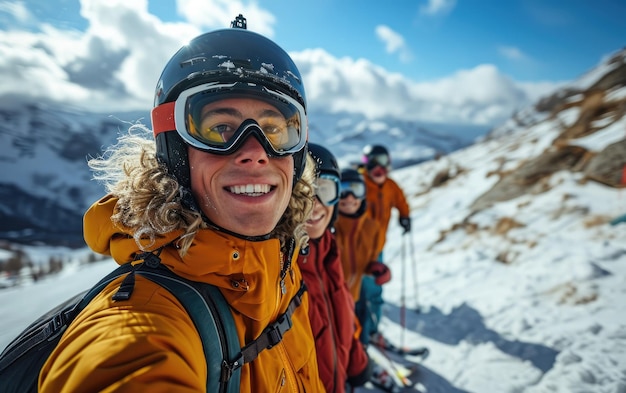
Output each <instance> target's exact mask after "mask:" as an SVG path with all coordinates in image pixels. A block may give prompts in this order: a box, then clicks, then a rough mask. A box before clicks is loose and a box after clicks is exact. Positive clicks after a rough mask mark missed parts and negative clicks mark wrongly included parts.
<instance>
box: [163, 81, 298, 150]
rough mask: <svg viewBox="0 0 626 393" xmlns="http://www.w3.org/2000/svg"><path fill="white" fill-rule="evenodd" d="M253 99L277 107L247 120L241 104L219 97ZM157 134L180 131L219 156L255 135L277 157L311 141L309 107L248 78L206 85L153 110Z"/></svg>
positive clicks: (185, 91) (197, 87)
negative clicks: (308, 118) (247, 79)
mask: <svg viewBox="0 0 626 393" xmlns="http://www.w3.org/2000/svg"><path fill="white" fill-rule="evenodd" d="M232 98H251V99H256V100H261V101H264V102H266V103H268V104H270V105H271V106H272V107H273V108H276V110H273V109H272V110H269V109H268V110H264V111H262V113H261V114H259V115H258V116H257V118H255V119H246V118H243V117H242V116H241V114H240V113H239V112H238V111H237V109H236V108H233V107H231V106H229V105H226V104H225V105H224V106H221V105H220V103H219V101H222V100H225V99H232ZM152 126H153V129H154V134H155V136H156V135H157V134H159V133H161V132H166V131H173V130H176V132H177V133H178V135H180V137H181V138H182V139H183V141H185V142H186V143H187V144H189V145H191V146H193V147H195V148H196V149H199V150H203V151H206V152H209V153H215V154H231V153H233V152H234V151H236V150H237V149H239V147H240V146H241V144H242V143H243V142H244V141H245V140H246V139H247V137H248V136H249V135H254V136H255V137H256V138H257V139H258V140H259V142H260V143H261V145H263V148H264V149H265V151H266V152H267V153H268V154H269V155H272V156H287V155H291V154H294V153H296V152H299V151H300V150H302V148H303V147H304V145H305V144H306V141H307V130H306V127H307V117H306V112H305V110H304V107H303V106H302V105H301V104H300V103H299V102H298V101H296V100H295V99H294V98H292V97H290V96H288V95H287V94H285V93H283V92H280V91H277V90H272V89H269V88H267V87H265V86H260V85H257V84H253V83H247V82H235V83H227V84H225V83H217V82H215V83H206V84H203V85H199V86H194V87H192V88H189V89H187V90H184V91H183V92H181V93H180V95H179V96H178V98H177V99H176V101H174V102H168V103H165V104H162V105H159V106H158V107H156V108H154V109H153V110H152Z"/></svg>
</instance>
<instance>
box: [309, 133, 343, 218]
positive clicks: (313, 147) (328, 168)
mask: <svg viewBox="0 0 626 393" xmlns="http://www.w3.org/2000/svg"><path fill="white" fill-rule="evenodd" d="M309 154H310V155H311V157H313V161H315V168H316V170H317V174H318V176H319V175H322V174H326V175H331V176H334V177H336V178H337V180H338V181H339V182H340V183H341V173H340V172H339V164H337V159H336V158H335V156H334V155H333V153H331V152H330V151H329V150H328V149H326V148H325V147H324V146H322V145H318V144H316V143H309ZM337 191H338V192H339V190H337ZM338 196H339V195H337V197H338ZM338 214H339V209H338V208H337V205H336V204H335V205H334V206H333V215H332V217H331V219H330V222H329V223H328V227H330V228H331V229H332V227H333V225H335V221H336V220H337V215H338Z"/></svg>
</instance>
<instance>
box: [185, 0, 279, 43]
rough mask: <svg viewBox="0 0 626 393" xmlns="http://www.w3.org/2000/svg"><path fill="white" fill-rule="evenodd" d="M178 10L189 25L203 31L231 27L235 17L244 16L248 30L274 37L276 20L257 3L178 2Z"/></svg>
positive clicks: (235, 0)
mask: <svg viewBox="0 0 626 393" xmlns="http://www.w3.org/2000/svg"><path fill="white" fill-rule="evenodd" d="M176 8H177V11H178V13H179V14H180V15H182V16H183V17H184V18H185V19H186V20H188V21H189V23H191V24H193V25H194V26H196V27H198V28H202V29H209V30H212V29H217V28H224V27H228V26H230V22H231V21H232V20H233V17H234V16H235V15H239V14H243V16H244V17H245V18H246V19H247V21H248V25H247V27H248V30H252V31H254V32H257V33H259V34H263V35H264V36H267V37H270V38H271V37H273V36H274V29H273V27H272V26H273V25H274V24H275V23H276V18H275V17H274V15H272V14H271V13H270V12H268V11H266V10H264V9H263V8H260V7H259V6H258V5H257V4H256V3H255V2H252V3H250V2H244V1H241V0H177V2H176Z"/></svg>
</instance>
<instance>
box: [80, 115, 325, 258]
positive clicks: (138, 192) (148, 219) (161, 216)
mask: <svg viewBox="0 0 626 393" xmlns="http://www.w3.org/2000/svg"><path fill="white" fill-rule="evenodd" d="M88 165H89V167H90V168H91V169H92V170H93V171H94V179H95V180H98V181H100V182H102V183H103V184H104V186H105V189H106V191H107V192H108V193H109V194H111V195H112V196H114V197H116V198H117V199H118V201H117V205H116V208H115V212H114V214H113V215H112V217H111V220H112V221H113V223H115V224H116V225H121V226H124V227H126V228H129V229H130V230H131V231H132V233H133V237H134V239H135V242H136V243H137V245H138V246H139V248H140V249H141V250H143V251H148V250H149V249H150V247H151V246H152V245H153V244H154V242H155V239H156V238H157V237H158V236H159V235H164V234H167V233H169V232H172V231H175V230H182V232H183V236H182V237H181V238H180V239H179V240H178V247H179V253H180V255H181V256H184V255H185V254H186V253H187V250H188V249H189V247H190V246H191V244H192V242H193V239H194V237H195V234H196V233H197V232H198V230H200V229H202V228H207V224H206V223H205V222H204V221H203V219H202V216H201V214H200V212H198V211H195V210H193V209H191V208H189V207H186V206H185V204H183V203H182V200H183V192H184V190H183V189H182V188H181V187H180V186H179V184H178V182H177V181H176V180H175V179H174V178H173V177H172V176H170V175H169V174H168V171H167V168H166V167H165V166H164V165H163V164H161V163H160V162H159V161H158V160H157V158H156V145H155V143H154V139H153V137H152V131H151V130H149V129H148V128H146V127H145V126H144V125H142V124H133V125H132V126H130V128H129V130H128V134H126V135H122V136H120V137H119V138H118V142H117V144H115V145H113V146H111V147H109V148H108V149H107V150H106V151H105V152H104V154H103V155H102V156H99V157H97V158H92V159H90V160H89V161H88ZM314 181H315V163H314V162H313V161H312V159H311V158H310V155H308V154H307V160H306V165H305V168H304V171H303V174H302V176H301V178H300V179H299V180H298V182H297V183H296V184H295V185H294V187H293V192H292V195H291V199H290V200H289V205H288V206H287V209H286V210H285V212H284V214H283V216H282V217H281V219H280V220H279V222H278V224H277V225H276V227H275V228H274V230H273V231H272V232H271V234H270V236H271V237H274V238H278V239H279V240H280V244H281V250H282V251H283V252H285V253H286V252H287V248H288V245H289V243H290V239H294V240H295V241H296V245H297V246H298V247H304V246H305V245H306V243H307V242H308V235H307V233H306V231H305V229H304V223H305V221H306V220H307V219H308V217H309V215H310V214H311V211H312V209H313V198H314V189H313V184H314Z"/></svg>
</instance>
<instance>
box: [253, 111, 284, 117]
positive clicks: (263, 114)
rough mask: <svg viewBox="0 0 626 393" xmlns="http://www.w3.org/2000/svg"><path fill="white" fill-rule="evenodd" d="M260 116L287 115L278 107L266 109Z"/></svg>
mask: <svg viewBox="0 0 626 393" xmlns="http://www.w3.org/2000/svg"><path fill="white" fill-rule="evenodd" d="M259 117H285V116H284V115H283V114H282V113H281V112H280V111H278V110H276V109H264V110H263V111H262V112H261V113H260V114H259Z"/></svg>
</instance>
